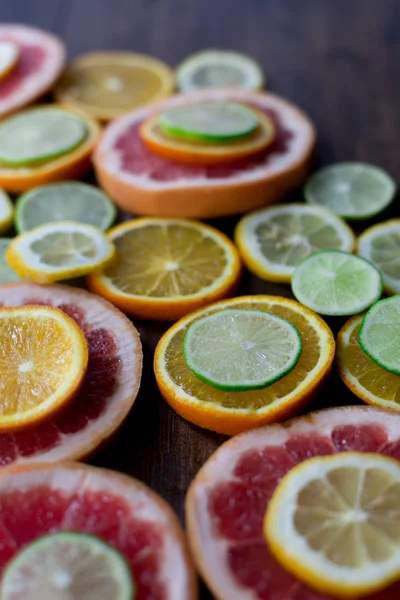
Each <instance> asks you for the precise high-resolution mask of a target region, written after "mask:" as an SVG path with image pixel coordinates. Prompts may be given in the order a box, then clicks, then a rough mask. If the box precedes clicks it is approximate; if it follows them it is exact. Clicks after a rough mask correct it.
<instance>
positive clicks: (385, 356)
mask: <svg viewBox="0 0 400 600" xmlns="http://www.w3.org/2000/svg"><path fill="white" fill-rule="evenodd" d="M399 336H400V295H398V296H392V297H391V298H385V299H384V300H381V301H380V302H377V303H376V304H374V306H372V307H371V308H370V309H369V311H368V312H367V314H366V315H365V317H364V319H363V321H362V323H361V327H360V332H359V334H358V340H359V342H360V346H361V348H362V349H363V350H364V352H365V353H366V354H367V355H368V356H369V357H370V358H371V359H372V360H373V361H374V362H375V363H376V364H377V365H379V366H380V367H382V368H383V369H386V371H389V372H390V373H394V374H395V375H400V347H399Z"/></svg>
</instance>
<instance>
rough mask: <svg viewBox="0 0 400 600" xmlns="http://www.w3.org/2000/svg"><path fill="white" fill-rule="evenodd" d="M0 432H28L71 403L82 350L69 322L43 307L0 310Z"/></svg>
mask: <svg viewBox="0 0 400 600" xmlns="http://www.w3.org/2000/svg"><path fill="white" fill-rule="evenodd" d="M0 345H1V356H0V369H1V373H2V374H3V376H2V379H1V385H0V387H1V398H2V400H1V402H0V432H2V433H4V432H14V431H18V430H20V429H25V428H27V427H34V426H35V425H37V424H38V423H40V422H41V421H43V420H46V419H49V418H50V417H52V416H53V415H54V414H55V413H57V412H59V411H60V410H61V409H63V408H64V406H65V405H66V404H68V402H70V401H71V400H72V399H74V396H75V395H76V393H77V392H78V389H79V387H80V385H81V383H82V381H83V378H84V376H85V373H86V369H87V364H88V347H87V343H86V340H85V336H84V335H83V333H82V331H81V329H80V328H79V327H78V325H77V324H76V323H75V321H74V320H73V319H71V317H69V316H68V315H66V314H64V313H63V312H61V311H59V310H57V309H55V308H48V307H41V306H31V307H23V308H22V307H21V308H18V307H14V308H4V307H2V308H0Z"/></svg>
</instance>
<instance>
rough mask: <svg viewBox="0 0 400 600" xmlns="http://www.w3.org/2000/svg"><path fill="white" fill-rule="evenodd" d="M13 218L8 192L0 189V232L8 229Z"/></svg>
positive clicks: (12, 207) (12, 206)
mask: <svg viewBox="0 0 400 600" xmlns="http://www.w3.org/2000/svg"><path fill="white" fill-rule="evenodd" d="M13 219H14V205H13V203H12V202H11V200H10V198H9V196H8V194H6V192H4V191H3V190H0V233H4V232H5V231H7V230H8V229H10V227H11V225H12V224H13Z"/></svg>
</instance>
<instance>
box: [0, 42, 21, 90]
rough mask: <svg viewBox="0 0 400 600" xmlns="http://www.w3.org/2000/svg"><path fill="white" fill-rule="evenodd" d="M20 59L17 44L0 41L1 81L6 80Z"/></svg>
mask: <svg viewBox="0 0 400 600" xmlns="http://www.w3.org/2000/svg"><path fill="white" fill-rule="evenodd" d="M18 59H19V46H18V44H16V43H15V42H11V41H8V40H0V81H2V80H3V79H6V78H7V76H8V75H9V74H10V73H11V72H12V70H13V69H14V67H15V66H16V64H17V62H18Z"/></svg>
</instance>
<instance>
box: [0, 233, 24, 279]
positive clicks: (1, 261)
mask: <svg viewBox="0 0 400 600" xmlns="http://www.w3.org/2000/svg"><path fill="white" fill-rule="evenodd" d="M11 242H12V238H0V285H1V284H2V283H14V282H15V281H21V277H18V275H17V274H16V272H15V271H13V270H12V269H11V268H10V267H9V266H8V263H7V261H6V257H5V251H6V250H7V248H8V246H9V245H10V243H11Z"/></svg>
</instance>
